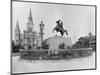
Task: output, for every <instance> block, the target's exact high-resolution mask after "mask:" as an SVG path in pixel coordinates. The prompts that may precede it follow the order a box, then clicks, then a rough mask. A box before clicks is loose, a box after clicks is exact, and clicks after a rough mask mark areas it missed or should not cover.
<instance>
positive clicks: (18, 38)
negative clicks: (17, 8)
mask: <svg viewBox="0 0 100 75" xmlns="http://www.w3.org/2000/svg"><path fill="white" fill-rule="evenodd" d="M15 45H20V28H19V23H18V21H17V24H16V29H15Z"/></svg>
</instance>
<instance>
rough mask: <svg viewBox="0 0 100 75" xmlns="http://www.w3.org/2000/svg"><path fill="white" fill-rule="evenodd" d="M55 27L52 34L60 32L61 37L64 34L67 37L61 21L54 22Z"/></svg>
mask: <svg viewBox="0 0 100 75" xmlns="http://www.w3.org/2000/svg"><path fill="white" fill-rule="evenodd" d="M56 23H57V25H56V27H54V29H53V32H54V31H55V30H56V32H60V34H61V35H62V36H63V35H64V33H66V34H67V35H68V32H67V30H65V29H64V28H63V22H62V21H61V19H59V20H58V21H56Z"/></svg>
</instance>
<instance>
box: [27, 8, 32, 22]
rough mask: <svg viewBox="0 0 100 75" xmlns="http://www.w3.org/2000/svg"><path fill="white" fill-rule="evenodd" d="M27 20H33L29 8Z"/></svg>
mask: <svg viewBox="0 0 100 75" xmlns="http://www.w3.org/2000/svg"><path fill="white" fill-rule="evenodd" d="M28 20H29V21H32V20H33V18H32V12H31V9H30V12H29V17H28Z"/></svg>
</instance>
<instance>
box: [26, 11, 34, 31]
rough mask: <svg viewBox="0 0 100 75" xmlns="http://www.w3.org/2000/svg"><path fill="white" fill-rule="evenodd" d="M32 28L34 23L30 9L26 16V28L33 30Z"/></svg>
mask: <svg viewBox="0 0 100 75" xmlns="http://www.w3.org/2000/svg"><path fill="white" fill-rule="evenodd" d="M33 29H34V24H33V18H32V12H31V9H30V12H29V16H28V22H27V30H28V31H33Z"/></svg>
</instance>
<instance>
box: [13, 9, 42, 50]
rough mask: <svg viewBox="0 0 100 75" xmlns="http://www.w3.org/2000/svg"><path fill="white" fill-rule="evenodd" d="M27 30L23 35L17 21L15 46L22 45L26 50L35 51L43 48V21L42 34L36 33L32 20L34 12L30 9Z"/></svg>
mask: <svg viewBox="0 0 100 75" xmlns="http://www.w3.org/2000/svg"><path fill="white" fill-rule="evenodd" d="M26 25H27V29H26V30H24V31H23V33H21V31H20V27H19V23H18V21H17V24H16V28H15V45H22V46H23V47H24V48H25V49H26V50H34V49H36V48H37V47H41V43H42V40H43V26H44V24H43V21H41V23H40V32H39V33H37V32H36V31H34V23H33V18H32V12H31V9H30V12H29V16H28V22H27V24H26Z"/></svg>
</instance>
